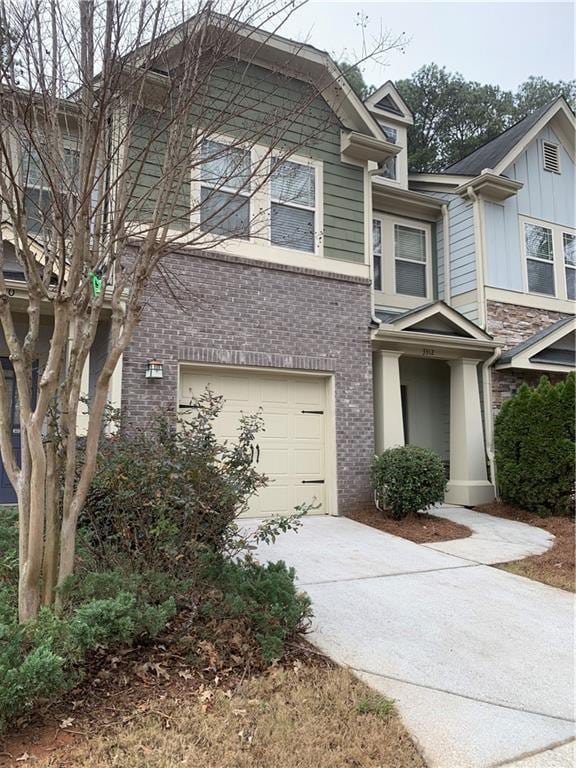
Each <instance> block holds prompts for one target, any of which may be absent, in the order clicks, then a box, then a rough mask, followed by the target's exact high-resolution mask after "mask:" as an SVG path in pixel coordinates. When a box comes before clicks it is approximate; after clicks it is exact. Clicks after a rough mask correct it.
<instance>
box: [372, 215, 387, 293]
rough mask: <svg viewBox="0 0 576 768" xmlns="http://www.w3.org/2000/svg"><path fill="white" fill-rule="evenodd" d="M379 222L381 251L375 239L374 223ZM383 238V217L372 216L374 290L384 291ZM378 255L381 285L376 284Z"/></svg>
mask: <svg viewBox="0 0 576 768" xmlns="http://www.w3.org/2000/svg"><path fill="white" fill-rule="evenodd" d="M375 224H377V225H378V227H379V229H380V253H378V254H377V253H376V247H375V240H374V225H375ZM383 238H384V226H383V224H382V219H380V218H379V217H378V216H373V217H372V290H374V291H380V292H381V291H382V286H383V285H384V252H383V251H384V249H383V247H382V246H383ZM376 257H378V259H379V260H380V285H379V286H378V287H377V286H376V267H375V264H376Z"/></svg>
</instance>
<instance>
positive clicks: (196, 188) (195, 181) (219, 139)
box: [190, 134, 255, 243]
mask: <svg viewBox="0 0 576 768" xmlns="http://www.w3.org/2000/svg"><path fill="white" fill-rule="evenodd" d="M204 141H211V142H213V143H215V144H222V145H226V146H229V147H230V148H231V149H238V150H240V151H242V152H248V155H249V163H250V169H251V170H250V178H249V179H248V185H247V187H245V188H244V190H243V191H239V190H238V189H235V188H234V187H229V186H228V185H227V184H222V185H220V186H215V185H213V184H210V183H207V182H205V181H204V180H203V179H202V163H200V164H199V165H195V166H194V168H193V169H192V184H191V185H190V194H191V197H192V198H193V200H192V202H191V205H190V209H191V210H192V211H193V213H192V217H193V220H194V223H195V224H196V223H197V224H198V226H199V227H200V226H201V225H200V221H201V213H200V209H201V207H202V203H201V201H202V187H206V188H208V189H214V190H216V191H217V192H225V193H228V194H233V195H238V196H240V197H243V198H245V199H246V200H247V201H248V205H249V212H248V236H247V237H238V238H228V237H226V240H233V241H234V242H239V243H252V242H254V238H253V232H252V221H253V218H254V202H253V201H254V194H253V192H252V180H253V178H254V175H253V168H254V164H255V162H254V147H250V146H244V145H243V144H242V142H238V140H237V139H234V138H232V137H230V136H222V135H219V134H214V135H211V136H206V137H205V138H204V139H202V141H201V142H200V144H199V146H198V154H199V155H200V156H201V153H202V144H203V143H204ZM194 196H195V198H196V200H197V201H198V204H197V208H196V209H194V208H195V207H194ZM210 234H211V233H210V231H207V232H204V235H206V236H208V237H209V236H210ZM219 237H222V235H219V234H217V233H214V239H215V240H217V239H218V238H219Z"/></svg>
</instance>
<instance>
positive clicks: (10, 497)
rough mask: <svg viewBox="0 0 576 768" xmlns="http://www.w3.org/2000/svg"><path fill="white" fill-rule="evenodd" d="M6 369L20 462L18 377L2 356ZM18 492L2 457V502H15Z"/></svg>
mask: <svg viewBox="0 0 576 768" xmlns="http://www.w3.org/2000/svg"><path fill="white" fill-rule="evenodd" d="M0 361H1V362H2V368H3V370H4V381H5V382H6V389H7V390H8V396H9V397H10V419H11V424H12V445H13V447H14V453H15V454H16V461H17V462H18V464H20V408H19V406H18V395H17V391H16V377H15V376H14V369H13V368H12V363H11V362H10V360H8V358H7V357H2V358H0ZM15 502H16V494H15V493H14V488H12V484H11V483H10V480H9V479H8V475H7V474H6V471H5V469H4V464H3V462H2V459H1V458H0V504H14V503H15Z"/></svg>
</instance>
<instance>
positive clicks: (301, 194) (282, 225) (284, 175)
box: [270, 160, 316, 253]
mask: <svg viewBox="0 0 576 768" xmlns="http://www.w3.org/2000/svg"><path fill="white" fill-rule="evenodd" d="M272 162H273V163H274V161H272ZM270 196H271V203H270V240H271V242H272V244H273V245H280V246H283V247H284V248H294V249H296V250H298V251H307V252H308V253H314V252H315V250H316V225H315V222H316V169H315V168H314V167H313V166H310V165H305V164H303V163H297V162H294V161H292V160H284V161H282V162H278V163H277V167H276V168H274V167H273V169H272V173H271V177H270Z"/></svg>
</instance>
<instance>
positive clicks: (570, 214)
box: [484, 126, 576, 291]
mask: <svg viewBox="0 0 576 768" xmlns="http://www.w3.org/2000/svg"><path fill="white" fill-rule="evenodd" d="M543 140H544V141H550V142H552V143H554V144H558V145H559V146H560V170H561V173H559V174H558V173H551V172H550V171H545V170H544V167H543V158H542V141H543ZM504 175H505V176H508V178H511V179H514V180H515V181H521V182H522V183H523V184H524V186H523V188H522V189H521V190H519V191H518V193H517V194H516V195H514V196H513V197H510V198H508V200H506V201H505V202H504V203H503V204H497V203H489V202H486V203H485V204H484V206H485V207H484V211H485V214H484V220H485V241H486V283H487V285H489V286H491V287H493V288H503V289H506V290H511V291H523V290H524V285H523V279H522V275H523V265H522V245H521V240H520V238H521V228H520V223H519V216H530V217H532V218H534V219H540V220H542V221H545V222H550V223H552V224H560V225H563V226H566V227H572V228H573V227H574V226H575V184H576V179H575V172H574V162H573V160H572V158H571V157H570V155H569V154H568V152H566V150H565V149H564V147H563V146H562V142H561V141H560V139H559V138H558V136H557V135H556V134H555V133H554V131H553V130H552V128H551V127H550V126H547V127H546V128H544V129H543V130H542V131H541V132H540V133H539V134H538V136H537V137H536V138H535V139H534V141H532V142H531V143H530V144H529V146H528V147H527V149H526V150H525V152H523V153H522V154H521V155H520V156H519V157H518V158H517V159H516V160H515V161H514V163H512V165H510V166H509V167H508V168H507V169H506V170H505V171H504Z"/></svg>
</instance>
